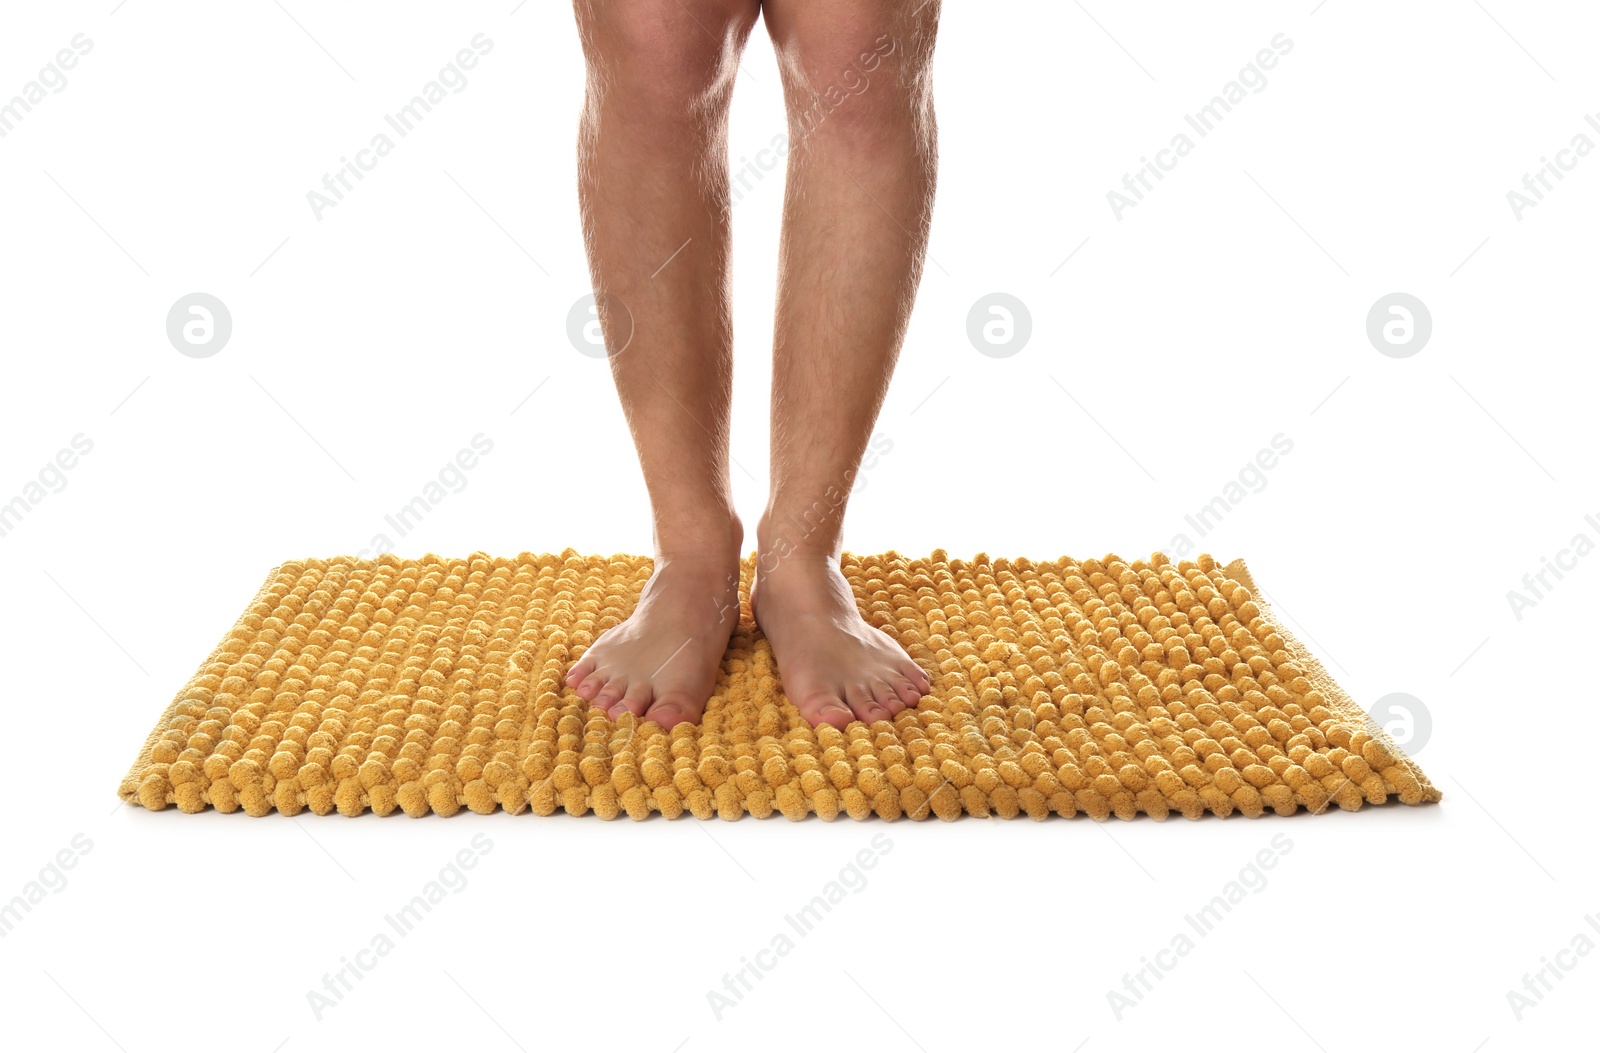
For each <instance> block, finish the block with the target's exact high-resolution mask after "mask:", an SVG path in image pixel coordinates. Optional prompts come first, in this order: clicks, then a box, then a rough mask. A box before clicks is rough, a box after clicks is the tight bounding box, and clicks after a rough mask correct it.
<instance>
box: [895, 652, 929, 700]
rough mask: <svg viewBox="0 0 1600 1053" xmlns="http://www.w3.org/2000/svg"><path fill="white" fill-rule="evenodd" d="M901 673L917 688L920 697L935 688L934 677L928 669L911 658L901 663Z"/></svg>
mask: <svg viewBox="0 0 1600 1053" xmlns="http://www.w3.org/2000/svg"><path fill="white" fill-rule="evenodd" d="M900 675H901V676H903V677H905V678H906V680H907V681H909V682H910V684H911V686H912V687H914V688H916V689H917V693H918V697H921V696H922V695H926V694H927V693H928V692H930V691H932V690H933V678H932V677H930V676H929V675H928V671H927V670H926V669H923V668H922V667H921V666H920V665H918V664H917V663H915V662H913V661H912V660H911V659H909V658H907V659H906V660H905V662H904V664H902V665H901V667H900Z"/></svg>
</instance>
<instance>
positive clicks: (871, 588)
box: [119, 550, 1440, 819]
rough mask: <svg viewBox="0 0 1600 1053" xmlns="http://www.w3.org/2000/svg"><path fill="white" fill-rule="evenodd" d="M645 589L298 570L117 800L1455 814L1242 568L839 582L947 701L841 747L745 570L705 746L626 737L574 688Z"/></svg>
mask: <svg viewBox="0 0 1600 1053" xmlns="http://www.w3.org/2000/svg"><path fill="white" fill-rule="evenodd" d="M650 568H651V562H650V560H649V559H648V558H644V557H639V556H611V557H603V556H582V555H579V554H577V553H576V552H572V551H570V550H569V551H567V552H564V553H562V554H561V555H532V554H527V553H524V554H523V555H521V556H518V557H516V558H496V557H492V556H488V555H485V554H482V553H478V554H474V555H472V556H470V557H468V558H466V559H444V558H439V557H436V556H427V557H424V558H423V559H421V560H404V559H399V558H397V557H395V556H390V555H386V556H383V557H381V558H379V559H377V560H357V559H351V558H337V559H331V560H315V559H313V560H305V561H301V562H293V563H286V564H284V565H283V566H281V567H279V568H277V569H276V570H274V571H273V572H272V573H271V574H270V575H268V577H267V580H266V582H265V583H264V584H263V585H262V587H261V590H260V592H259V593H258V594H257V596H256V598H255V600H254V601H253V602H252V603H251V604H250V606H249V607H248V609H246V611H245V613H244V614H243V616H242V617H240V619H239V621H238V623H237V624H236V625H235V626H234V628H233V630H232V632H230V633H229V634H228V636H227V638H226V639H224V640H223V641H222V643H221V644H219V645H218V646H217V649H216V650H215V651H214V652H213V653H212V654H211V656H210V657H209V658H208V659H207V660H206V661H205V663H204V664H203V665H201V667H200V669H199V671H198V672H196V673H195V675H194V677H193V679H191V680H190V681H189V682H188V683H187V684H186V685H184V687H183V689H182V690H180V691H179V692H178V695H177V698H176V699H175V700H174V701H173V703H172V704H171V706H169V707H168V708H167V710H166V712H165V713H163V714H162V715H161V719H160V721H159V722H158V723H157V724H156V726H155V729H154V730H153V731H152V732H151V733H150V736H149V739H148V740H147V741H146V742H145V745H144V748H143V749H142V750H141V751H140V753H139V757H138V760H136V761H135V762H134V764H133V767H132V768H131V769H130V770H129V772H128V774H127V777H126V778H124V779H123V781H122V784H121V787H120V789H119V793H120V795H121V797H122V798H123V800H125V801H128V802H130V803H134V804H139V805H143V806H144V807H146V808H151V809H159V808H163V807H165V806H167V805H171V804H175V805H177V806H178V807H179V808H180V809H182V810H183V811H185V812H197V811H200V810H202V809H204V808H205V807H207V806H208V805H209V806H211V807H213V808H216V809H219V810H221V811H225V812H232V811H235V810H239V809H242V810H243V811H245V812H247V813H249V814H251V815H264V814H266V813H267V812H270V811H272V810H274V809H276V810H277V811H279V812H282V813H284V814H287V815H294V814H297V813H299V812H301V811H304V810H306V809H309V810H311V811H313V812H316V813H318V814H328V813H330V812H333V811H339V812H342V813H344V814H346V815H355V814H359V813H361V812H363V811H365V810H367V809H369V808H370V809H372V810H373V811H375V812H378V813H379V814H384V815H387V814H390V813H392V812H395V811H403V812H405V813H407V814H409V815H413V816H420V815H424V814H426V813H428V812H430V811H432V812H437V813H439V814H441V815H451V814H453V813H455V812H457V811H459V810H460V809H462V808H470V809H472V810H473V811H475V812H492V811H495V810H496V809H504V810H506V811H508V812H512V813H519V812H523V811H532V812H534V813H536V814H539V815H550V814H552V813H555V812H557V811H558V810H559V811H564V812H567V813H570V814H573V815H583V814H586V813H588V812H593V813H594V814H596V815H598V816H599V817H601V818H602V819H613V818H616V817H617V816H619V815H622V814H627V815H628V816H630V817H632V818H634V819H644V818H647V817H648V816H650V815H651V814H652V813H660V814H661V815H664V816H666V817H668V818H676V817H678V816H680V815H682V814H684V813H685V812H688V813H690V814H691V815H693V816H696V817H698V818H701V819H707V818H710V817H712V816H720V817H721V818H723V819H737V818H739V817H740V816H742V815H744V814H746V813H748V814H750V815H754V816H758V817H761V818H766V817H769V816H772V815H774V814H782V815H784V816H786V817H788V818H790V819H802V818H804V817H805V816H807V815H809V814H813V813H814V814H816V815H818V816H820V817H822V818H823V819H834V818H836V817H837V816H839V815H840V814H844V815H848V816H850V817H851V818H853V819H865V818H868V817H869V816H878V817H881V818H883V819H896V818H900V817H902V816H905V817H909V818H913V819H923V818H927V817H929V816H938V817H939V818H941V819H955V818H957V817H959V816H961V815H962V814H967V815H974V816H990V815H994V816H1001V817H1004V818H1014V817H1017V816H1020V815H1026V816H1028V817H1029V818H1032V819H1044V818H1046V817H1048V816H1050V815H1052V814H1054V815H1062V816H1072V815H1076V814H1078V813H1084V814H1087V815H1089V816H1091V817H1093V818H1095V819H1105V818H1107V817H1109V816H1112V815H1115V816H1117V817H1118V818H1121V819H1131V818H1133V817H1135V816H1136V815H1139V814H1141V813H1143V814H1145V815H1149V816H1152V817H1154V818H1157V819H1163V818H1166V817H1167V816H1168V815H1170V814H1171V813H1173V812H1176V813H1178V814H1180V815H1183V816H1185V817H1187V818H1190V819H1196V818H1199V817H1200V816H1202V815H1203V814H1205V813H1207V812H1210V813H1213V814H1215V815H1218V816H1227V815H1230V814H1232V813H1234V812H1238V813H1241V814H1243V815H1247V816H1258V815H1261V814H1262V813H1263V812H1264V811H1266V810H1268V809H1270V810H1272V811H1274V812H1277V813H1279V814H1283V815H1288V814H1291V813H1294V812H1296V811H1297V810H1299V809H1301V808H1305V809H1308V810H1310V811H1313V812H1321V811H1324V810H1326V809H1328V808H1329V807H1330V806H1334V805H1337V806H1338V807H1339V808H1342V809H1346V810H1356V809H1359V808H1360V807H1361V805H1362V804H1363V803H1364V802H1365V803H1372V804H1381V803H1383V802H1385V801H1387V800H1388V799H1390V798H1391V797H1393V798H1396V799H1398V800H1400V801H1402V802H1404V803H1406V804H1420V803H1423V802H1431V801H1437V800H1439V797H1440V794H1439V791H1438V790H1436V789H1435V788H1434V787H1433V785H1432V784H1431V783H1430V782H1429V781H1428V779H1427V777H1426V776H1425V775H1423V773H1422V771H1421V769H1420V768H1418V767H1417V766H1416V764H1415V763H1414V762H1412V761H1411V760H1410V759H1409V758H1408V757H1406V756H1405V755H1404V754H1403V753H1402V752H1401V750H1400V749H1399V747H1398V746H1397V745H1396V744H1395V743H1394V742H1393V741H1392V740H1391V739H1390V738H1389V736H1388V735H1386V734H1385V733H1384V732H1383V730H1382V729H1381V728H1379V727H1378V726H1377V725H1375V724H1374V723H1373V722H1372V721H1371V719H1370V718H1369V717H1368V716H1367V714H1366V713H1365V712H1364V711H1363V710H1362V709H1361V708H1360V707H1359V706H1358V705H1356V704H1355V702H1353V701H1352V700H1351V699H1350V697H1349V696H1348V695H1346V694H1345V693H1344V691H1343V690H1341V689H1340V687H1339V686H1338V685H1337V684H1336V683H1334V682H1333V680H1332V678H1330V677H1329V676H1328V674H1327V672H1326V671H1325V670H1324V669H1323V668H1322V666H1321V664H1320V663H1318V661H1317V660H1316V659H1315V658H1314V657H1312V656H1311V655H1310V654H1309V653H1308V652H1307V651H1306V650H1305V648H1304V647H1302V646H1301V645H1300V643H1299V642H1298V641H1297V640H1295V638H1294V637H1293V636H1291V635H1290V634H1289V633H1288V632H1286V631H1285V630H1284V629H1283V628H1282V627H1281V626H1280V625H1278V624H1277V623H1276V622H1275V621H1274V620H1273V618H1272V615H1271V612H1270V610H1269V609H1268V608H1267V606H1266V604H1265V603H1264V602H1263V601H1262V600H1261V599H1260V598H1259V596H1258V594H1257V589H1256V586H1255V583H1254V581H1253V580H1252V579H1251V576H1250V572H1249V571H1248V570H1247V569H1246V568H1245V566H1244V564H1243V563H1242V562H1240V561H1235V562H1233V563H1230V564H1227V565H1226V566H1223V565H1221V564H1219V563H1217V562H1216V561H1215V560H1214V559H1212V558H1211V557H1210V556H1205V555H1202V556H1199V557H1198V558H1197V559H1196V560H1193V561H1184V562H1178V563H1174V562H1172V561H1171V560H1169V559H1168V558H1167V557H1165V556H1163V555H1161V554H1159V553H1157V554H1155V555H1154V556H1152V557H1151V558H1150V559H1149V560H1134V561H1132V562H1124V561H1123V560H1121V559H1119V558H1118V557H1116V556H1106V557H1105V558H1104V559H1098V560H1097V559H1087V560H1084V561H1082V562H1078V561H1076V560H1071V559H1060V560H1055V561H1032V560H1027V559H991V558H989V557H988V556H987V555H984V554H979V555H977V556H976V557H974V558H972V559H952V558H950V557H948V556H947V555H946V553H945V552H943V551H942V550H941V551H935V552H934V553H933V554H932V555H930V556H928V557H926V558H912V557H907V556H903V555H900V554H898V553H895V552H888V553H884V554H882V555H854V554H846V555H845V557H844V560H843V568H844V572H845V576H846V577H847V578H848V579H849V581H850V584H851V586H852V587H853V588H854V590H855V593H856V598H857V602H858V605H859V607H860V609H861V612H862V614H863V616H864V617H866V618H867V620H868V621H869V622H871V624H873V625H875V626H877V627H878V628H880V629H882V630H883V631H885V632H887V633H888V634H889V635H891V636H893V637H894V638H895V639H896V640H898V641H899V642H900V644H901V645H902V646H903V647H905V649H906V650H907V651H908V652H909V653H910V655H911V656H912V657H913V658H914V659H916V660H917V661H918V662H920V663H921V664H922V665H923V666H924V668H926V669H928V670H929V671H930V672H932V673H934V687H933V691H932V693H931V694H930V695H928V696H926V697H924V698H923V699H922V701H921V703H920V704H919V705H918V706H917V707H916V708H915V709H910V710H907V711H905V712H903V713H901V714H899V715H898V716H897V717H896V718H895V719H894V720H893V721H879V722H878V723H875V724H872V725H867V724H863V723H860V722H857V723H854V724H851V725H850V726H849V727H848V728H847V729H845V730H843V731H840V730H838V729H835V728H831V727H826V726H824V727H820V728H815V729H813V728H812V727H811V726H810V725H809V724H807V723H806V722H805V720H804V719H803V718H802V717H801V716H800V714H799V712H798V711H797V710H796V709H795V708H794V706H793V705H791V704H790V703H789V702H788V700H787V699H785V698H784V696H783V694H782V691H781V684H780V678H779V674H778V672H777V670H776V669H775V668H774V664H773V659H772V651H771V648H770V647H769V646H768V644H767V642H766V640H765V639H764V638H763V637H762V635H761V633H760V631H759V630H757V629H756V628H755V626H754V625H753V623H752V622H751V619H750V608H749V602H748V596H749V591H748V590H749V583H750V577H751V573H752V571H753V569H754V560H753V557H752V558H749V559H746V560H745V564H744V572H743V576H742V577H743V581H742V583H741V599H742V603H741V621H740V627H739V630H738V632H737V633H736V634H735V636H734V638H733V640H732V641H731V643H730V644H729V647H728V651H727V654H726V655H725V656H724V659H723V665H722V671H721V674H720V677H719V680H718V684H717V688H716V693H715V695H714V696H713V697H712V699H711V702H710V704H709V705H708V706H707V708H706V713H705V717H704V719H703V721H702V722H701V724H700V725H698V726H695V725H691V724H680V725H679V726H677V727H676V728H674V729H673V730H672V731H671V732H663V731H662V730H661V729H660V728H659V727H658V726H657V725H656V724H654V723H652V722H644V723H641V722H639V721H638V720H637V719H635V718H633V717H632V716H628V715H625V716H624V717H623V718H622V720H621V721H620V722H612V721H611V720H609V719H608V718H606V717H605V716H604V715H603V714H601V713H599V712H598V711H594V710H591V709H589V708H588V706H587V704H586V703H584V701H583V700H582V699H580V698H578V697H577V695H575V694H573V693H572V692H571V691H568V690H566V689H564V688H563V687H562V686H561V684H562V673H563V671H564V670H565V669H566V667H567V666H568V665H569V664H570V662H572V661H573V660H575V659H576V658H577V657H578V656H579V655H580V654H581V653H582V652H583V650H584V649H585V648H587V647H588V646H589V645H590V644H591V643H592V642H593V641H594V639H595V638H596V637H597V636H598V635H599V634H600V633H601V632H603V631H605V630H606V629H608V628H609V627H611V626H613V625H616V624H617V623H618V622H620V621H621V620H622V619H623V618H625V617H626V616H627V615H628V613H629V612H630V611H631V610H632V609H633V605H634V603H635V602H636V600H637V598H638V594H639V590H640V589H641V587H642V586H643V585H644V582H645V580H646V579H647V578H648V577H649V574H650Z"/></svg>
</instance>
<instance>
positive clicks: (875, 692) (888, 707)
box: [872, 680, 906, 717]
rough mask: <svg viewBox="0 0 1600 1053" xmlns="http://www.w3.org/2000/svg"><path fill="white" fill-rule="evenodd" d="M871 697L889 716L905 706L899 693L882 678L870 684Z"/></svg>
mask: <svg viewBox="0 0 1600 1053" xmlns="http://www.w3.org/2000/svg"><path fill="white" fill-rule="evenodd" d="M872 698H873V700H874V701H876V702H877V703H878V705H879V707H881V708H882V709H883V711H884V712H885V713H887V714H889V715H890V716H891V717H892V716H894V715H895V714H897V713H899V712H900V711H901V710H902V709H905V708H906V704H905V703H904V702H902V701H900V693H899V692H898V691H896V690H895V689H894V688H893V687H891V686H890V685H889V684H887V683H885V682H884V681H882V680H880V681H878V682H877V683H876V684H873V685H872Z"/></svg>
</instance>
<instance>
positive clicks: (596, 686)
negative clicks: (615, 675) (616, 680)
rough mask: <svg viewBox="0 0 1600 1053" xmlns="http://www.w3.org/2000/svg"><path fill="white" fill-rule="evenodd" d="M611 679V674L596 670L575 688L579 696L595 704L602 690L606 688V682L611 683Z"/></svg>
mask: <svg viewBox="0 0 1600 1053" xmlns="http://www.w3.org/2000/svg"><path fill="white" fill-rule="evenodd" d="M610 681H611V677H610V676H609V675H607V674H605V673H602V672H600V671H598V670H596V671H595V672H592V673H590V674H589V675H588V676H586V677H584V678H583V680H581V681H580V682H579V683H578V684H577V685H576V686H575V687H574V688H573V690H574V691H576V692H577V693H578V697H579V698H581V699H583V700H584V701H585V702H588V703H590V704H591V705H593V704H594V703H595V699H597V698H599V697H600V692H601V691H604V690H605V687H606V684H608V683H610ZM601 708H604V707H601Z"/></svg>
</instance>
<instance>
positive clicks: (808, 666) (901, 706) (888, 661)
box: [750, 552, 932, 729]
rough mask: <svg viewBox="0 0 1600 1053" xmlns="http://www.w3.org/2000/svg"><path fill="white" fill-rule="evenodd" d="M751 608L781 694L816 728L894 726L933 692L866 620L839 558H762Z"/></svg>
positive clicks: (913, 666)
mask: <svg viewBox="0 0 1600 1053" xmlns="http://www.w3.org/2000/svg"><path fill="white" fill-rule="evenodd" d="M750 606H751V608H752V609H753V610H754V611H755V617H756V622H757V624H759V625H760V626H761V630H762V631H763V632H764V633H766V636H767V641H768V642H769V643H770V644H771V645H772V653H773V657H774V658H775V659H776V660H777V663H778V675H779V677H780V678H781V679H782V681H783V692H784V694H785V695H787V696H788V697H789V700H790V701H791V702H793V703H794V704H795V707H796V708H797V709H799V710H800V715H801V716H803V717H805V718H806V719H807V720H808V721H810V722H811V723H812V724H813V725H816V724H832V725H833V726H834V727H836V728H841V729H842V728H844V727H845V726H847V725H848V724H849V723H850V722H851V721H852V720H864V721H866V722H867V723H869V724H870V723H872V722H873V721H877V720H889V719H891V718H893V717H894V716H895V715H897V714H899V713H900V712H902V711H903V710H905V709H907V708H908V707H911V706H914V705H916V704H917V700H918V699H920V698H921V697H922V696H923V695H925V694H927V692H928V690H929V689H930V687H932V681H931V680H929V678H928V674H927V673H926V672H924V671H923V670H922V667H920V666H919V665H917V664H916V663H915V662H913V661H912V660H911V658H910V657H909V656H908V655H907V654H906V653H905V652H904V651H902V650H901V649H900V645H899V644H897V643H895V642H894V640H892V639H891V638H890V637H889V636H888V635H887V634H886V633H884V632H883V631H881V630H879V629H876V628H874V627H873V626H871V625H868V624H867V623H866V622H865V621H864V620H863V619H862V617H861V612H860V610H859V609H858V608H857V607H856V598H855V593H853V592H852V591H851V590H850V585H849V583H848V582H846V581H845V578H844V575H843V574H842V573H840V571H839V561H838V559H837V558H833V557H829V556H824V555H812V554H803V553H798V552H794V553H790V554H789V555H787V556H784V557H782V558H778V557H777V555H776V554H768V555H766V556H765V558H762V557H758V558H757V560H756V576H755V580H754V581H753V582H752V583H751V587H750Z"/></svg>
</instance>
